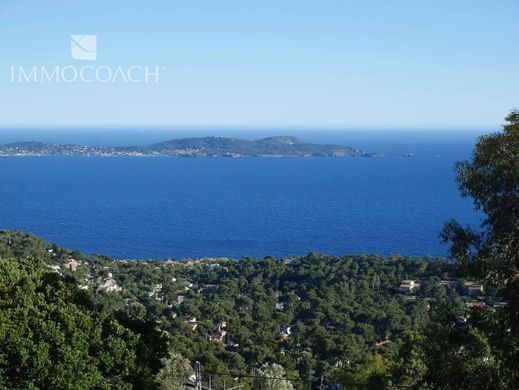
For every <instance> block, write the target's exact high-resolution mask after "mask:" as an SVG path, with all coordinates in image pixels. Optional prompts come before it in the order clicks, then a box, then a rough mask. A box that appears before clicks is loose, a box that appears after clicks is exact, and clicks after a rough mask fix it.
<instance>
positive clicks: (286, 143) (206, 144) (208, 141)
mask: <svg viewBox="0 0 519 390" xmlns="http://www.w3.org/2000/svg"><path fill="white" fill-rule="evenodd" d="M361 155H363V152H362V151H361V150H360V149H357V148H354V147H350V146H341V145H321V144H313V143H305V142H303V141H302V140H300V139H299V138H296V137H292V136H277V137H267V138H262V139H259V140H255V141H250V140H245V139H240V138H227V137H198V138H179V139H172V140H169V141H163V142H159V143H155V144H152V145H149V146H114V147H109V146H106V147H104V146H85V145H68V144H58V143H47V142H36V141H27V142H15V143H9V144H5V145H1V146H0V156H113V157H117V156H179V157H319V156H324V157H349V156H361Z"/></svg>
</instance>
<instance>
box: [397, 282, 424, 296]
mask: <svg viewBox="0 0 519 390" xmlns="http://www.w3.org/2000/svg"><path fill="white" fill-rule="evenodd" d="M398 289H399V290H400V291H402V292H405V293H412V292H415V291H416V290H419V289H420V284H419V283H417V282H416V281H414V280H402V282H400V287H398Z"/></svg>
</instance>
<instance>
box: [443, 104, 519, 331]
mask: <svg viewBox="0 0 519 390" xmlns="http://www.w3.org/2000/svg"><path fill="white" fill-rule="evenodd" d="M506 121H507V124H506V125H505V126H504V129H503V131H501V132H497V133H494V134H490V135H487V136H483V137H481V138H480V139H479V141H478V143H477V145H476V148H475V150H474V153H473V156H472V160H471V161H462V162H459V163H458V164H457V165H456V170H457V173H458V176H457V179H456V180H457V182H458V184H459V188H460V191H461V194H462V195H463V196H469V197H471V198H472V199H473V201H474V206H475V208H476V209H477V210H481V211H482V212H483V213H484V214H485V218H484V220H483V222H482V225H481V229H480V231H475V230H473V229H472V228H470V227H462V226H460V224H459V223H457V222H456V221H449V222H448V223H447V224H446V225H445V227H444V229H443V232H442V234H441V237H442V239H443V240H444V241H445V242H448V241H450V242H451V243H452V245H451V248H450V252H451V255H452V256H453V257H454V258H455V259H456V260H457V262H458V264H460V265H461V266H462V267H463V268H465V269H466V270H467V271H469V272H470V273H472V274H473V275H475V276H477V277H479V278H481V279H482V280H484V281H485V282H487V283H490V284H496V285H497V286H499V287H500V288H501V289H502V291H503V294H504V295H505V297H506V298H507V299H508V300H509V315H510V326H511V328H512V331H513V333H515V334H516V335H519V110H515V111H512V112H511V113H510V115H508V117H507V118H506Z"/></svg>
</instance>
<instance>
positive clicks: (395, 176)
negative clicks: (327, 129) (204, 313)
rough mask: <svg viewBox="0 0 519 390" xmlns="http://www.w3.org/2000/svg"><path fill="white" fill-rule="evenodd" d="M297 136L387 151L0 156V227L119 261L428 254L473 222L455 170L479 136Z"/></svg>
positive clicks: (436, 251)
mask: <svg viewBox="0 0 519 390" xmlns="http://www.w3.org/2000/svg"><path fill="white" fill-rule="evenodd" d="M150 134H152V136H150V137H148V141H149V140H152V139H153V140H152V142H153V141H154V140H155V138H158V137H157V136H156V135H155V133H150ZM296 135H298V136H300V137H301V138H304V139H305V140H307V141H312V142H314V141H322V142H336V143H341V144H345V145H351V146H356V147H361V148H363V149H364V150H366V151H376V152H383V153H385V154H386V155H387V158H384V159H371V158H335V159H334V158H306V159H305V158H293V159H275V158H244V159H227V158H212V159H211V158H194V159H187V158H82V157H69V158H66V157H48V158H36V157H34V158H32V157H30V158H29V157H27V158H11V157H8V158H0V177H1V186H0V228H7V229H20V230H24V231H27V232H32V233H35V234H37V235H40V236H42V237H44V238H45V239H47V240H49V241H51V242H55V243H58V244H59V245H61V246H64V247H68V248H72V249H79V250H82V251H84V252H86V253H92V252H97V253H103V254H108V255H111V256H114V257H117V258H165V257H174V258H187V257H204V256H228V257H235V258H238V257H240V256H256V257H264V256H268V255H272V256H276V257H281V256H291V255H302V254H305V253H307V252H309V251H316V252H322V253H327V254H336V255H340V254H347V253H381V254H390V253H400V254H404V255H409V256H424V255H445V254H446V253H447V248H446V246H445V245H443V244H441V243H440V241H439V238H438V235H439V232H440V229H441V227H442V224H443V223H444V222H445V221H446V220H447V219H449V218H456V219H458V220H459V221H460V222H462V223H470V224H476V225H477V223H478V222H479V218H480V216H479V215H477V214H476V213H475V212H474V211H473V209H472V204H471V201H470V199H463V198H461V197H460V196H459V194H458V191H457V188H456V184H455V183H454V181H453V179H454V172H453V169H452V166H453V164H454V162H455V161H457V160H460V159H464V158H468V157H469V156H470V151H471V149H472V147H473V144H474V141H475V139H476V136H477V134H476V133H473V132H450V133H448V132H439V133H433V132H421V133H407V132H400V133H397V132H393V133H387V132H374V133H373V132H372V133H366V132H352V133H347V134H346V133H345V134H332V133H330V134H328V133H322V132H321V133H320V134H312V133H305V134H296ZM117 137H119V141H121V142H120V143H123V142H122V139H123V138H124V136H123V135H119V136H117V135H116V136H113V137H111V138H110V140H111V141H114V140H116V139H117ZM154 137H155V138H154ZM40 138H44V137H43V136H42V137H40ZM72 138H73V137H72ZM167 138H168V137H167V136H166V137H165V136H164V135H162V137H161V139H167ZM251 138H254V137H251ZM33 139H34V137H33ZM126 140H127V141H128V142H126V143H127V144H128V143H132V141H133V138H132V139H126ZM0 141H2V138H1V134H0ZM60 141H63V139H61V140H60ZM65 141H68V142H74V140H73V139H70V140H65ZM144 141H146V139H145V140H144ZM144 141H143V142H144ZM2 142H3V141H2ZM91 143H94V142H91ZM113 143H114V142H112V144H113ZM408 152H412V153H415V154H416V157H415V158H402V157H401V154H402V153H408Z"/></svg>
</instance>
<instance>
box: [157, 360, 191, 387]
mask: <svg viewBox="0 0 519 390" xmlns="http://www.w3.org/2000/svg"><path fill="white" fill-rule="evenodd" d="M162 364H163V367H162V369H161V370H160V371H159V373H158V374H157V378H156V381H157V383H158V386H159V389H161V390H183V389H184V382H185V381H186V380H187V379H188V378H189V377H190V376H191V375H192V373H193V369H192V367H191V363H190V362H189V360H187V359H186V358H184V357H183V356H182V355H180V354H179V353H173V352H170V354H169V357H168V358H165V359H163V361H162Z"/></svg>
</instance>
